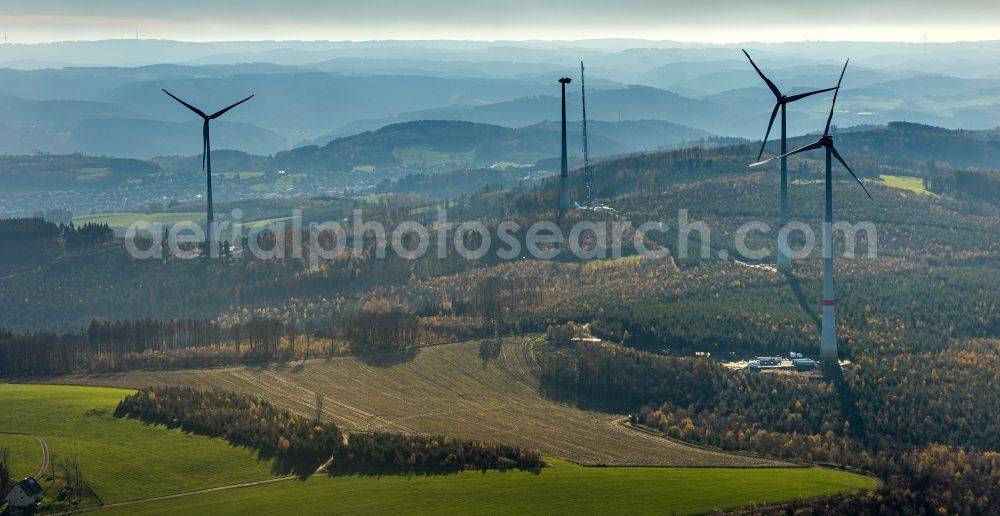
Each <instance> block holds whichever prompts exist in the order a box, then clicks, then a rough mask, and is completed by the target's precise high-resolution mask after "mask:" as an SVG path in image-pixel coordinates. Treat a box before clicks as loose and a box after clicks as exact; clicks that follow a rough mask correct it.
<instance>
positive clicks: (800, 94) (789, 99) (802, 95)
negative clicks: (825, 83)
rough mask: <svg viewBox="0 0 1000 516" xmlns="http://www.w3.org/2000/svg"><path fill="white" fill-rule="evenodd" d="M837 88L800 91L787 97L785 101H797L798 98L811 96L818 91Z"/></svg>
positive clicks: (828, 89)
mask: <svg viewBox="0 0 1000 516" xmlns="http://www.w3.org/2000/svg"><path fill="white" fill-rule="evenodd" d="M835 89H837V88H823V89H822V90H816V91H810V92H808V93H799V94H798V95H792V96H791V97H788V98H787V99H785V102H795V101H796V100H800V99H804V98H806V97H810V96H812V95H815V94H817V93H826V92H828V91H833V90H835Z"/></svg>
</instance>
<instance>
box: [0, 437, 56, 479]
mask: <svg viewBox="0 0 1000 516" xmlns="http://www.w3.org/2000/svg"><path fill="white" fill-rule="evenodd" d="M0 434H6V435H30V436H31V437H34V438H35V440H36V441H38V446H40V447H41V448H42V465H41V467H39V468H38V473H35V478H42V476H43V475H44V474H45V471H46V470H47V469H49V465H50V464H51V463H52V452H50V451H49V443H47V442H45V439H44V438H42V436H40V435H35V434H26V433H22V432H0Z"/></svg>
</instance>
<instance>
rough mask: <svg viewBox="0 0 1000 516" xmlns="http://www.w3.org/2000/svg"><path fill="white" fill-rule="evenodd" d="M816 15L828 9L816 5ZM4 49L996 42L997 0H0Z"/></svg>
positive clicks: (998, 26) (999, 13) (999, 2)
mask: <svg viewBox="0 0 1000 516" xmlns="http://www.w3.org/2000/svg"><path fill="white" fill-rule="evenodd" d="M822 6H826V7H822ZM0 30H2V31H4V32H5V33H6V34H7V35H8V37H9V39H10V41H11V42H17V43H34V42H44V41H64V40H80V39H116V38H122V37H134V36H135V31H136V30H138V31H139V36H140V37H142V38H156V39H176V40H186V41H223V40H272V39H279V40H281V39H284V40H292V39H296V40H372V39H474V40H497V39H507V40H526V39H550V40H558V39H563V40H566V39H589V38H608V37H628V38H644V39H656V40H678V41H699V42H715V43H731V42H739V41H802V40H841V41H919V40H921V39H922V38H923V37H924V34H925V33H926V36H927V40H928V41H959V40H987V39H990V40H995V39H1000V0H950V1H947V0H828V1H826V2H819V1H808V0H771V1H768V2H762V1H760V0H697V1H677V0H616V1H608V0H564V1H561V2H559V1H556V2H553V1H545V0H489V1H485V0H363V1H349V2H345V1H325V2H319V1H312V0H281V1H274V0H170V1H158V2H146V1H137V0H86V1H84V0H0Z"/></svg>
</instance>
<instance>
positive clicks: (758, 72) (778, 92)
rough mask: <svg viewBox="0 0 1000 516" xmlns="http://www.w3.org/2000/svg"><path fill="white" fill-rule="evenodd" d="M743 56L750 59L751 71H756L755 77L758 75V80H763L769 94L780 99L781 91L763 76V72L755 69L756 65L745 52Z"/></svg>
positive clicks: (744, 51)
mask: <svg viewBox="0 0 1000 516" xmlns="http://www.w3.org/2000/svg"><path fill="white" fill-rule="evenodd" d="M740 50H743V49H740ZM743 55H745V56H747V59H750V64H751V65H753V69H754V70H757V75H760V78H761V79H764V82H765V83H767V87H768V88H771V93H774V97H775V98H778V99H780V98H781V90H779V89H778V87H777V86H775V85H774V83H773V82H771V79H768V78H767V76H766V75H764V72H762V71H760V68H757V63H755V62H753V59H751V58H750V54H747V51H746V50H743Z"/></svg>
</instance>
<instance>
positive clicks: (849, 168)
mask: <svg viewBox="0 0 1000 516" xmlns="http://www.w3.org/2000/svg"><path fill="white" fill-rule="evenodd" d="M830 152H832V153H833V157H835V158H837V161H839V162H840V164H841V165H843V166H844V168H846V169H847V171H848V172H850V173H851V175H852V176H854V180H855V181H857V182H858V184H859V185H861V189H862V190H864V191H865V193H866V194H868V198H869V199H871V200H873V201H874V200H875V199H872V194H871V193H869V192H868V189H867V188H865V184H864V183H862V182H861V179H858V175H857V174H855V173H854V171H853V170H851V167H849V166H847V162H846V161H844V158H842V157H840V153H839V152H837V148H836V147H834V146H833V145H831V146H830Z"/></svg>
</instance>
